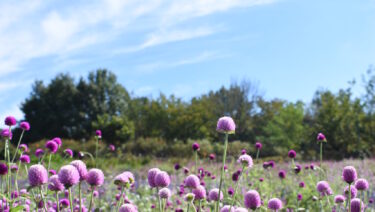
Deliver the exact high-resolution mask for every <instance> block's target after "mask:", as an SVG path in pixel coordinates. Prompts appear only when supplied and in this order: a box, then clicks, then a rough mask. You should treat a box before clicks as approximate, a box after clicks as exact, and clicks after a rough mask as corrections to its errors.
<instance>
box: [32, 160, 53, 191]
mask: <svg viewBox="0 0 375 212" xmlns="http://www.w3.org/2000/svg"><path fill="white" fill-rule="evenodd" d="M47 182H48V173H47V169H46V168H44V166H42V165H40V164H37V165H32V166H30V169H29V184H30V186H32V187H35V186H41V185H43V184H46V183H47Z"/></svg>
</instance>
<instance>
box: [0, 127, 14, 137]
mask: <svg viewBox="0 0 375 212" xmlns="http://www.w3.org/2000/svg"><path fill="white" fill-rule="evenodd" d="M0 134H1V136H2V137H5V138H10V139H12V137H13V134H12V131H9V129H3V130H1V133H0Z"/></svg>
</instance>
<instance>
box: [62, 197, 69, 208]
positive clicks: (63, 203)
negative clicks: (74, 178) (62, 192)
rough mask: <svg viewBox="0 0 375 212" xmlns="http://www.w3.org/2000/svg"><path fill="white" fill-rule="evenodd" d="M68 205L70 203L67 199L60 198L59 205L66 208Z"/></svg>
mask: <svg viewBox="0 0 375 212" xmlns="http://www.w3.org/2000/svg"><path fill="white" fill-rule="evenodd" d="M69 206H70V203H69V200H68V199H62V200H60V207H62V208H67V207H69Z"/></svg>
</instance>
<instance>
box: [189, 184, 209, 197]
mask: <svg viewBox="0 0 375 212" xmlns="http://www.w3.org/2000/svg"><path fill="white" fill-rule="evenodd" d="M192 192H193V194H194V195H195V199H197V200H201V199H206V189H205V188H204V186H201V185H199V186H198V187H196V188H194V189H193V190H192Z"/></svg>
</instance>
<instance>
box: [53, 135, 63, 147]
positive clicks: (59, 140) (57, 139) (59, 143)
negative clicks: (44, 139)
mask: <svg viewBox="0 0 375 212" xmlns="http://www.w3.org/2000/svg"><path fill="white" fill-rule="evenodd" d="M52 141H54V142H55V143H56V144H57V145H58V146H59V147H60V146H61V145H62V141H61V138H59V137H56V138H53V139H52Z"/></svg>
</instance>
